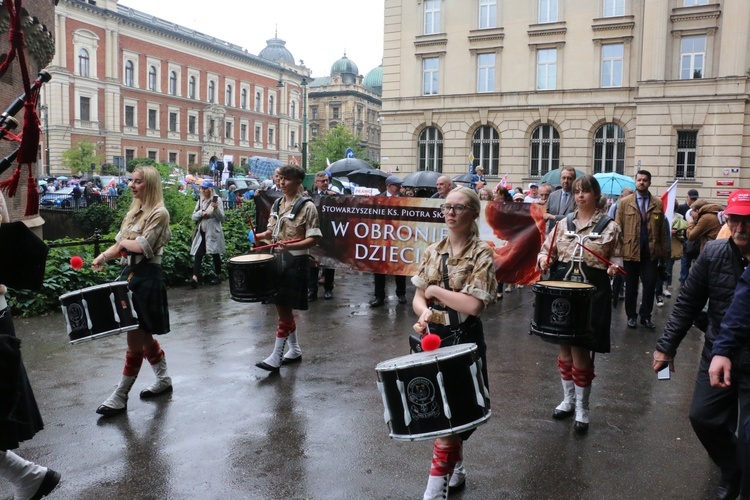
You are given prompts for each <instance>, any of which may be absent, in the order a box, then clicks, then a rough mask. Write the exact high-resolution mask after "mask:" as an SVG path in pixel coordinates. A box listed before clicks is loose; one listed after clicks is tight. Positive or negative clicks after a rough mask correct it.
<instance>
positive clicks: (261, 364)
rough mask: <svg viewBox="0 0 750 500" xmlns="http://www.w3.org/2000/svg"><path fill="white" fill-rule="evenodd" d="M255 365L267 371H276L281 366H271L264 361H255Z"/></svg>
mask: <svg viewBox="0 0 750 500" xmlns="http://www.w3.org/2000/svg"><path fill="white" fill-rule="evenodd" d="M282 363H283V361H282ZM255 366H257V367H258V368H262V369H263V370H266V371H268V372H277V371H279V368H281V367H280V366H271V365H269V364H268V363H266V362H265V361H260V362H258V363H255Z"/></svg>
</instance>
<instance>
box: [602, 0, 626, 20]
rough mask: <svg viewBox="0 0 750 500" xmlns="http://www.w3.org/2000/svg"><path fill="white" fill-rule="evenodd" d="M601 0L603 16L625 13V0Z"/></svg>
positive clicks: (615, 15) (622, 14)
mask: <svg viewBox="0 0 750 500" xmlns="http://www.w3.org/2000/svg"><path fill="white" fill-rule="evenodd" d="M603 2H604V5H602V16H603V17H617V16H624V15H625V0H603Z"/></svg>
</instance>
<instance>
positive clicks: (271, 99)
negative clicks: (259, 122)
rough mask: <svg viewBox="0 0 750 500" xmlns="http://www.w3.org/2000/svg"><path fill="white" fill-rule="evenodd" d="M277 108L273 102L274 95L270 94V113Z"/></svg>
mask: <svg viewBox="0 0 750 500" xmlns="http://www.w3.org/2000/svg"><path fill="white" fill-rule="evenodd" d="M275 110H276V108H275V106H274V103H273V96H272V95H269V96H268V114H269V115H272V114H273V112H274V111H275Z"/></svg>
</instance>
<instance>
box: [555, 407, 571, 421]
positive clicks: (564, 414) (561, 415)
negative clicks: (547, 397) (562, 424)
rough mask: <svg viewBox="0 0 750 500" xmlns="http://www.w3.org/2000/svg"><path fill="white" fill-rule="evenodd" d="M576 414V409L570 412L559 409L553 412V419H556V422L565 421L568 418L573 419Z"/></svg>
mask: <svg viewBox="0 0 750 500" xmlns="http://www.w3.org/2000/svg"><path fill="white" fill-rule="evenodd" d="M575 412H576V410H575V408H573V409H572V410H569V411H565V410H558V409H557V408H555V409H554V410H552V418H554V419H555V420H565V419H566V418H568V417H572V416H573V414H574V413H575Z"/></svg>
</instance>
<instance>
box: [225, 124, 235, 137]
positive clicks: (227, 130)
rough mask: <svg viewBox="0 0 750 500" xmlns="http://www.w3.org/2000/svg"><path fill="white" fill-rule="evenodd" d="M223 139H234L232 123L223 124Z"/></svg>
mask: <svg viewBox="0 0 750 500" xmlns="http://www.w3.org/2000/svg"><path fill="white" fill-rule="evenodd" d="M224 138H225V139H228V140H231V139H233V138H234V123H232V122H230V121H226V122H225V123H224Z"/></svg>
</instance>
